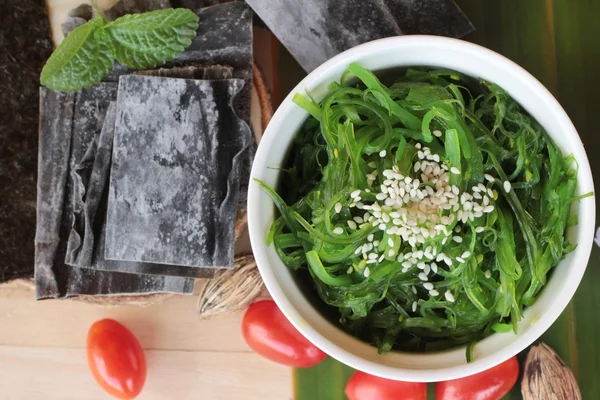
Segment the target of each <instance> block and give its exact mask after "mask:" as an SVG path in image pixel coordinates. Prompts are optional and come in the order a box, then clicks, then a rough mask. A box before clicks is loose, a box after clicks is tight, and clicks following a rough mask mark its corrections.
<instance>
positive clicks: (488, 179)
mask: <svg viewBox="0 0 600 400" xmlns="http://www.w3.org/2000/svg"><path fill="white" fill-rule="evenodd" d="M483 177H484V178H485V179H486V180H487V181H488V182H494V181H495V179H494V177H493V176H491V175H490V174H485V175H483Z"/></svg>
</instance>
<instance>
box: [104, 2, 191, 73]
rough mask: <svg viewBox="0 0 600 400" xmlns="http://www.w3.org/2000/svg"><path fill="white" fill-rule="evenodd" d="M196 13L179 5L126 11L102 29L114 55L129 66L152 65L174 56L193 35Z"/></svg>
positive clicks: (186, 45)
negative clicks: (148, 10) (163, 8)
mask: <svg viewBox="0 0 600 400" xmlns="http://www.w3.org/2000/svg"><path fill="white" fill-rule="evenodd" d="M196 29H198V16H197V15H196V14H194V13H193V12H191V11H189V10H185V9H182V8H179V9H175V10H173V9H171V10H157V11H151V12H148V13H144V14H131V15H125V16H123V17H121V18H119V19H117V20H116V21H115V22H113V23H111V24H108V25H107V26H106V27H105V28H104V29H102V31H103V32H104V33H105V34H106V36H107V37H108V38H109V40H108V43H110V44H111V45H112V50H113V54H114V56H115V58H116V59H117V60H118V61H119V62H120V63H121V64H123V65H125V66H127V67H129V68H136V69H141V68H153V67H156V66H157V65H158V64H162V63H164V62H165V61H170V60H172V59H174V58H175V57H177V56H178V55H179V54H180V53H181V52H182V51H183V50H185V49H186V47H188V46H189V45H190V44H191V43H192V39H193V38H195V37H196Z"/></svg>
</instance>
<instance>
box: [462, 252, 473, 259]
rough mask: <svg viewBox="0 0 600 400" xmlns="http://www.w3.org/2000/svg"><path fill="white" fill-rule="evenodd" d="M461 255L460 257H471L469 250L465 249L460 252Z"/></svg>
mask: <svg viewBox="0 0 600 400" xmlns="http://www.w3.org/2000/svg"><path fill="white" fill-rule="evenodd" d="M461 257H462V258H469V257H471V252H469V251H465V252H464V253H462V256H461Z"/></svg>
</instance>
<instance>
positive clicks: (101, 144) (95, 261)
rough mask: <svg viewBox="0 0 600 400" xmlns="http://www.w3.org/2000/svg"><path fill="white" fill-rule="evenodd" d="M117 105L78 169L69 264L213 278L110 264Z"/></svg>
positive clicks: (206, 273)
mask: <svg viewBox="0 0 600 400" xmlns="http://www.w3.org/2000/svg"><path fill="white" fill-rule="evenodd" d="M115 116H116V102H111V105H110V106H109V108H108V110H107V113H106V118H105V119H104V124H103V126H102V131H101V133H100V136H99V137H98V138H96V139H95V140H93V141H92V142H91V143H90V146H89V148H88V150H87V151H86V153H85V155H84V156H83V158H82V159H81V161H80V162H79V164H78V165H77V166H76V167H75V169H74V172H75V183H76V185H75V187H74V191H75V194H74V199H75V200H74V203H73V204H74V205H73V208H74V211H73V217H74V220H73V227H72V229H71V232H70V235H69V241H68V246H67V252H66V256H65V262H66V263H67V264H68V265H71V266H74V267H80V268H92V269H96V270H103V271H119V272H129V273H138V274H153V275H165V276H181V277H193V278H211V277H213V276H214V273H215V269H214V268H212V269H209V268H202V269H196V268H194V269H192V268H188V267H183V266H179V265H164V264H162V265H161V264H151V263H136V262H127V261H113V260H106V259H105V257H104V253H105V246H106V241H105V236H106V203H107V199H108V187H109V175H110V167H111V159H112V150H113V137H114V127H115Z"/></svg>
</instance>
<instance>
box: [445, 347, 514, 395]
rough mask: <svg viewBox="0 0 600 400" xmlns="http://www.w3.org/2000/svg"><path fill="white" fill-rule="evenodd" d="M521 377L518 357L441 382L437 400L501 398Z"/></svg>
mask: <svg viewBox="0 0 600 400" xmlns="http://www.w3.org/2000/svg"><path fill="white" fill-rule="evenodd" d="M518 378H519V362H518V361H517V357H512V358H510V359H509V360H507V361H505V362H503V363H502V364H498V365H497V366H495V367H493V368H490V369H488V370H486V371H483V372H480V373H478V374H475V375H471V376H467V377H464V378H460V379H454V380H451V381H446V382H440V383H438V384H437V387H436V391H435V398H436V400H500V399H501V398H502V397H504V395H506V394H507V393H508V392H510V389H512V387H513V386H514V385H515V383H517V379H518Z"/></svg>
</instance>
